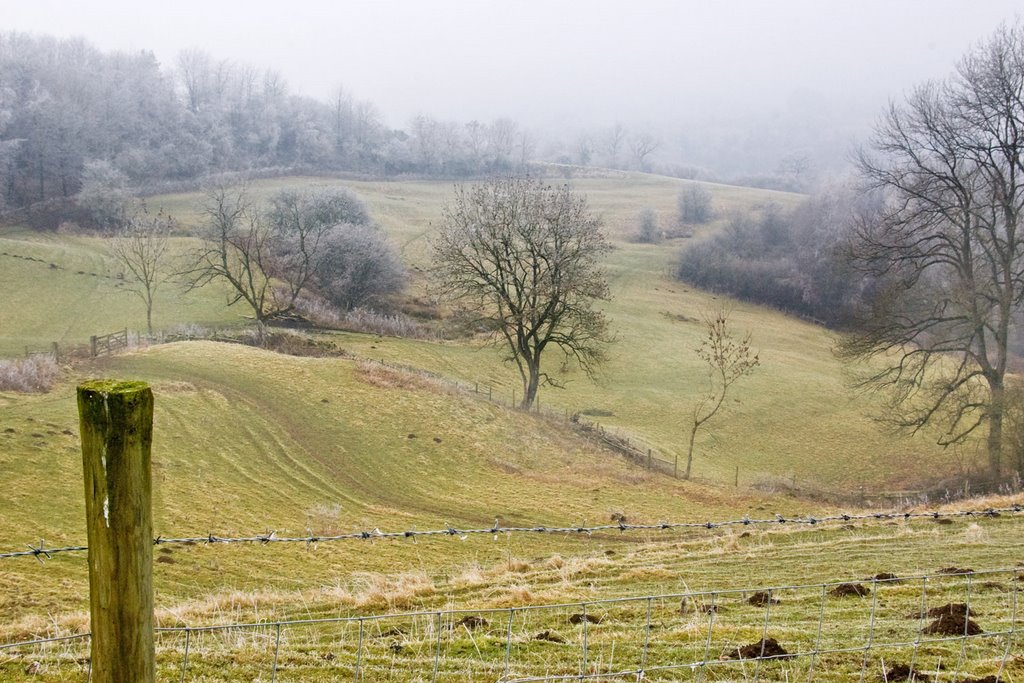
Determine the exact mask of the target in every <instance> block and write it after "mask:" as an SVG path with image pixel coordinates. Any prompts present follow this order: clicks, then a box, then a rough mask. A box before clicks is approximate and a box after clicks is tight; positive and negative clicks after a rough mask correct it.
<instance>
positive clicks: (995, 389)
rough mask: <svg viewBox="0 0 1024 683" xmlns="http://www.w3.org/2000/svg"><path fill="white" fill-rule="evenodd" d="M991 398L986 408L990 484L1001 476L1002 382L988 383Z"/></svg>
mask: <svg viewBox="0 0 1024 683" xmlns="http://www.w3.org/2000/svg"><path fill="white" fill-rule="evenodd" d="M989 388H990V392H991V396H990V399H989V407H988V471H989V476H990V477H991V478H992V483H993V484H995V483H998V482H999V481H1000V480H1001V479H1002V475H1003V467H1002V465H1003V462H1002V461H1003V412H1004V404H1005V389H1004V388H1003V384H1002V382H999V381H993V380H990V381H989Z"/></svg>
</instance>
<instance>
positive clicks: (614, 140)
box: [603, 123, 626, 168]
mask: <svg viewBox="0 0 1024 683" xmlns="http://www.w3.org/2000/svg"><path fill="white" fill-rule="evenodd" d="M625 139H626V128H625V127H624V126H623V125H622V124H621V123H616V124H615V125H614V126H612V127H611V128H609V129H608V130H606V131H605V133H604V139H603V143H604V152H605V154H606V155H607V157H608V166H609V167H610V168H617V167H618V165H619V152H621V151H622V143H623V142H624V141H625Z"/></svg>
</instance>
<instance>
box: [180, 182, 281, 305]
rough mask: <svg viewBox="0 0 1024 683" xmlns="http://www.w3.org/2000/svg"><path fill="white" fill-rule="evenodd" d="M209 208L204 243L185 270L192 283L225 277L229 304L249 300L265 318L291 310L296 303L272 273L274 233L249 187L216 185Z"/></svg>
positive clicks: (199, 283) (196, 284) (206, 209)
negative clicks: (283, 295) (283, 296)
mask: <svg viewBox="0 0 1024 683" xmlns="http://www.w3.org/2000/svg"><path fill="white" fill-rule="evenodd" d="M203 212H204V213H205V214H206V224H205V225H204V226H203V233H202V235H201V237H202V246H201V247H200V249H199V250H198V252H197V253H196V254H195V258H194V262H193V264H192V266H191V268H190V269H189V270H187V271H186V272H185V273H183V275H184V276H185V277H186V278H187V282H188V284H187V287H188V289H189V290H191V289H195V288H197V287H202V286H205V285H208V284H210V283H212V282H225V283H227V285H228V286H229V287H230V289H231V292H232V294H231V298H230V299H229V300H228V305H229V306H231V305H234V304H236V303H238V302H239V301H244V302H245V303H247V304H248V305H249V307H250V308H252V312H253V315H254V316H255V317H256V321H257V322H258V323H260V324H263V323H265V322H266V321H267V320H269V319H271V318H273V317H274V316H276V315H280V314H282V313H285V312H286V311H287V310H288V309H289V308H290V305H291V304H290V303H289V304H284V303H282V302H280V301H279V299H278V296H277V292H276V291H275V288H274V285H273V281H272V279H271V275H270V273H271V271H272V268H271V260H272V256H273V238H274V235H273V232H272V230H271V228H270V226H269V225H268V224H267V222H266V221H265V220H263V217H262V216H261V215H260V213H259V211H258V210H257V208H256V207H255V206H254V205H253V204H252V202H251V201H250V199H249V197H248V196H247V194H246V190H245V188H244V187H234V188H231V187H224V186H217V187H214V188H213V189H211V190H210V191H209V192H208V194H207V201H206V206H205V207H204V208H203ZM292 303H293V302H292Z"/></svg>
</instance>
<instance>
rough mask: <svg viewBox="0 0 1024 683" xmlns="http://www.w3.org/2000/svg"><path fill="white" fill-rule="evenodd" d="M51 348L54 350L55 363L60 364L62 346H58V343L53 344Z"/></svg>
mask: <svg viewBox="0 0 1024 683" xmlns="http://www.w3.org/2000/svg"><path fill="white" fill-rule="evenodd" d="M51 348H52V349H53V362H54V363H60V346H59V345H58V344H57V342H53V345H52V347H51Z"/></svg>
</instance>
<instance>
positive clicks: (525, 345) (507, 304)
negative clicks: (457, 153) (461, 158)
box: [433, 178, 611, 409]
mask: <svg viewBox="0 0 1024 683" xmlns="http://www.w3.org/2000/svg"><path fill="white" fill-rule="evenodd" d="M433 246H434V263H435V275H436V278H437V281H438V283H439V285H440V287H441V290H442V291H443V292H444V293H445V294H447V295H449V296H451V297H452V298H453V299H454V300H455V301H457V302H459V303H461V304H462V305H464V306H465V307H466V308H467V309H469V310H470V311H472V312H473V313H475V314H476V315H477V316H478V317H479V320H480V322H481V324H482V325H484V326H486V328H487V329H488V330H490V331H491V332H492V333H493V335H494V339H495V341H496V343H497V344H498V345H500V346H503V347H504V349H505V350H506V351H507V352H508V356H507V359H506V360H508V361H513V362H515V364H516V366H517V367H518V369H519V373H520V376H521V377H522V381H523V398H522V401H521V402H520V407H521V408H524V409H527V408H529V407H530V406H531V405H532V404H533V402H534V400H535V398H536V396H537V390H538V388H539V387H540V386H541V385H542V384H550V385H552V386H561V382H560V381H558V380H556V379H555V378H553V377H552V376H551V375H550V374H548V373H546V372H543V371H542V369H541V357H542V355H543V353H544V351H545V350H546V349H547V348H548V347H557V348H558V349H559V350H561V351H562V353H563V355H564V362H563V367H564V366H565V365H567V364H569V363H570V362H572V361H575V362H576V363H577V364H578V365H579V366H580V367H581V368H582V369H583V370H584V371H585V372H586V373H587V374H588V375H592V374H593V372H594V370H595V368H596V365H597V364H598V363H600V362H601V361H602V360H603V359H604V346H605V344H606V343H607V342H609V341H610V340H611V339H610V335H609V331H608V322H607V319H606V318H605V316H604V315H603V314H602V313H601V312H599V311H595V310H594V309H593V308H592V305H593V303H594V301H595V300H597V299H605V298H607V296H608V284H607V282H606V281H605V276H604V272H603V271H602V269H601V266H600V261H601V259H602V258H603V257H604V255H605V254H606V252H607V251H608V249H609V245H608V242H607V241H606V240H605V237H604V235H603V234H602V233H601V229H600V220H599V219H598V218H596V217H595V216H593V215H592V214H591V213H590V212H589V210H588V209H587V202H586V199H585V198H584V197H582V196H579V195H576V194H574V193H573V192H572V191H570V190H569V189H568V188H567V187H561V188H553V187H550V186H547V185H544V184H542V183H541V182H540V181H537V180H533V179H529V178H508V179H502V180H494V181H490V182H487V183H484V184H480V185H476V186H472V187H465V186H462V187H458V188H457V189H456V192H455V196H454V198H453V199H452V200H451V201H450V202H449V203H448V205H447V206H446V207H445V210H444V225H443V226H442V228H441V231H440V234H439V235H438V237H437V240H436V241H435V243H434V245H433Z"/></svg>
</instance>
